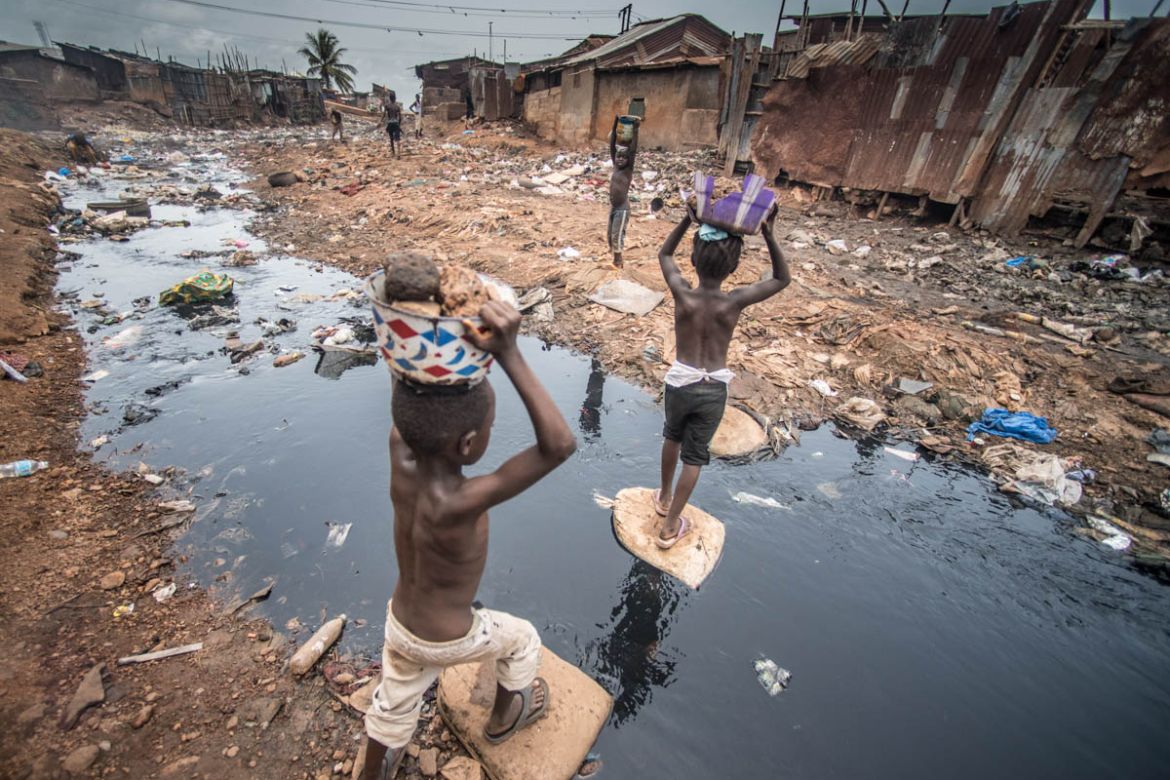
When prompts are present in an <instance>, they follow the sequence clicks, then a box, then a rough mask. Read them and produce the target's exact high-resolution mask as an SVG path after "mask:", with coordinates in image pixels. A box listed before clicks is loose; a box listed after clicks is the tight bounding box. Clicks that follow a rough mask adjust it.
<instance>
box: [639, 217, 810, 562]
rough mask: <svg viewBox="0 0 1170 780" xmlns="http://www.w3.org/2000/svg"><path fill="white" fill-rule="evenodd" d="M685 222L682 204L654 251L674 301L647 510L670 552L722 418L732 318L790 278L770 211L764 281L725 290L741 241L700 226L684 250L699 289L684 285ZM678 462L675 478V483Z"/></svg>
mask: <svg viewBox="0 0 1170 780" xmlns="http://www.w3.org/2000/svg"><path fill="white" fill-rule="evenodd" d="M692 222H693V223H695V224H699V219H698V217H697V216H695V212H694V210H693V209H692V207H691V206H690V205H688V206H687V215H686V216H685V217H683V219H682V221H681V222H679V223H678V226H677V227H675V229H674V231H673V232H671V234H670V235H669V236H668V237H667V239H666V243H664V244H663V245H662V249H661V251H659V253H658V262H659V264H660V265H661V267H662V275H663V276H664V277H666V284H667V286H668V287H669V288H670V292H671V294H672V295H673V296H674V335H675V343H676V353H677V354H676V359H675V361H674V364H673V365H671V367H670V370H669V371H667V372H666V424H665V425H664V426H663V429H662V435H663V438H664V439H665V440H664V441H663V443H662V482H661V487H660V488H659V490H658V491H657V492H656V493H655V494H654V509H655V511H656V512H657V513H658V514H659V515H661V516H662V517H663V518H664V519H663V521H662V528H661V530H660V531H659V533H658V538H657V539H655V542H656V543H657V545H658V546H659V547H660V548H662V549H669V548H671V547H673V546H674V545H675V544H677V543H678V541H679V540H680V539H682V538H683V537H684V536H686V535H687V532H688V531H690V521H689V520H688V519H687V517H686V516H685V515H683V514H682V512H683V509H685V508H686V505H687V501H688V500H690V497H691V493H692V491H694V489H695V484H696V483H697V482H698V480H699V470H700V469H701V468H702V467H703V466H705V465H707V463H709V462H710V460H711V455H710V452H709V450H708V446H709V445H710V443H711V438H712V437H713V436H714V435H715V431H716V429H717V428H718V427H719V422H720V421H721V420H722V419H723V409H724V407H725V406H726V404H727V385H728V383H730V382H731V380H732V378H733V377H734V374H732V372H731V371H730V370H728V368H727V348H728V347H729V346H730V344H731V335H732V333H733V332H734V331H735V326H736V323H737V322H739V315H740V314H741V313H742V312H743V310H744V309H746V308H747V307H748V306H751V305H752V304H753V303H759V302H761V301H763V300H766V299H768V298H770V297H772V296H773V295H775V294H776V293H778V292H780V291H781V290H783V289H784V288H785V287H787V286H788V283H789V282H790V281H791V277H790V276H789V274H788V265H787V263H786V262H785V261H784V253H783V252H781V251H780V246H779V245H778V244H777V243H776V238H775V236H773V234H772V231H773V228H774V226H775V222H776V209H775V206H773V207H772V210H771V211H770V212H769V213H768V217H767V219H766V221H765V223H764V227H763V230H762V231H761V232H762V233H763V235H764V242H765V243H766V244H767V245H768V254H769V256H770V257H771V261H772V276H771V278H769V279H764V280H762V281H759V282H756V283H755V284H750V285H748V286H746V287H739V288H736V289H734V290H731V291H729V292H724V291H723V289H722V286H723V280H724V279H726V278H727V277H729V276H730V275H731V274H732V273H734V272H735V269H736V268H737V267H738V266H739V256H740V252H742V251H743V238H742V237H740V236H737V235H733V234H729V233H727V232H726V231H723V230H720V229H718V228H716V227H713V226H711V225H707V224H699V230H698V233H696V235H695V240H694V245H693V247H692V249H691V264H692V265H693V266H694V268H695V271H696V273H697V274H698V280H699V284H698V287H691V285H690V283H689V282H688V281H687V280H686V279H684V278H683V275H682V272H680V271H679V268H678V265H677V264H676V263H675V262H674V252H675V250H676V249H677V248H678V245H679V242H680V241H682V238H683V236H684V235H686V232H687V230H688V229H689V228H690V226H691V223H692ZM680 457H681V459H682V462H683V467H682V473H681V474H680V475H679V479H678V484H677V485H675V483H674V475H675V470H676V469H677V467H678V462H679V459H680Z"/></svg>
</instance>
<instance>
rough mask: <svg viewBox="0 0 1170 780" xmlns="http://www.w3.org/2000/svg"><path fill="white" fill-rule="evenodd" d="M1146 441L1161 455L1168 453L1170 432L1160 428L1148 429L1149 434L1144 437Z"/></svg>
mask: <svg viewBox="0 0 1170 780" xmlns="http://www.w3.org/2000/svg"><path fill="white" fill-rule="evenodd" d="M1146 443H1148V444H1149V445H1150V446H1152V447H1153V448H1154V449H1156V450H1157V451H1158V452H1160V453H1162V454H1163V455H1170V433H1167V432H1166V431H1164V430H1162V429H1161V428H1155V429H1154V430H1152V431H1150V435H1149V436H1147V437H1146Z"/></svg>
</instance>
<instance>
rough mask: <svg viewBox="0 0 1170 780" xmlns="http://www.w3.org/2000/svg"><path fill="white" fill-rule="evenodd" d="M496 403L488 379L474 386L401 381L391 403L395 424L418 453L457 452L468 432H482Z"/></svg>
mask: <svg viewBox="0 0 1170 780" xmlns="http://www.w3.org/2000/svg"><path fill="white" fill-rule="evenodd" d="M494 405H495V396H494V394H493V393H492V390H491V385H489V384H488V382H487V380H484V381H483V382H480V383H479V384H477V385H474V386H472V387H470V388H466V387H420V386H418V385H412V384H410V383H407V382H403V381H401V380H398V381H396V382H395V383H394V396H393V399H392V400H391V402H390V407H391V414H392V416H393V419H394V427H395V428H397V429H398V434H399V435H400V436H402V440H403V441H404V442H406V445H407V446H408V447H410V449H411V450H413V451H414V453H415V454H416V455H421V456H436V455H445V454H451V453H454V452H455V448H456V446H457V445H458V443H459V440H460V439H461V438H462V437H463V436H464V435H465V434H467V433H471V432H475V433H480V432H481V431H482V429H483V428H484V424H485V423H486V422H487V421H488V418H489V414H490V413H491V411H492V409H493V407H494Z"/></svg>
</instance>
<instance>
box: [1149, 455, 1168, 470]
mask: <svg viewBox="0 0 1170 780" xmlns="http://www.w3.org/2000/svg"><path fill="white" fill-rule="evenodd" d="M1146 460H1147V461H1149V462H1150V463H1158V464H1161V465H1163V466H1166V467H1167V468H1170V455H1166V454H1164V453H1161V452H1151V453H1150V454H1149V455H1147V456H1146Z"/></svg>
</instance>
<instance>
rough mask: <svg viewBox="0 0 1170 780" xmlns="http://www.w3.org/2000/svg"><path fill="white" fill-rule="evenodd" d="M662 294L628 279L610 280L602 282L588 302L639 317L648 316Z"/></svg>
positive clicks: (659, 301)
mask: <svg viewBox="0 0 1170 780" xmlns="http://www.w3.org/2000/svg"><path fill="white" fill-rule="evenodd" d="M663 297H664V296H663V294H662V293H660V292H655V291H654V290H650V289H647V288H646V287H643V286H642V285H640V284H638V283H637V282H631V281H629V280H628V279H610V280H609V281H608V282H603V283H602V284H601V285H599V286H598V287H597V289H596V290H594V291H593V294H592V295H590V296H589V300H591V301H593V302H594V303H597V304H600V305H602V306H605V307H606V308H608V309H613V310H615V311H620V312H623V313H625V314H634V315H637V316H639V317H641V316H644V315H646V314H649V313H650V312H651V311H653V310H654V308H655V307H656V306H658V304H660V303H662V299H663Z"/></svg>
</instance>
